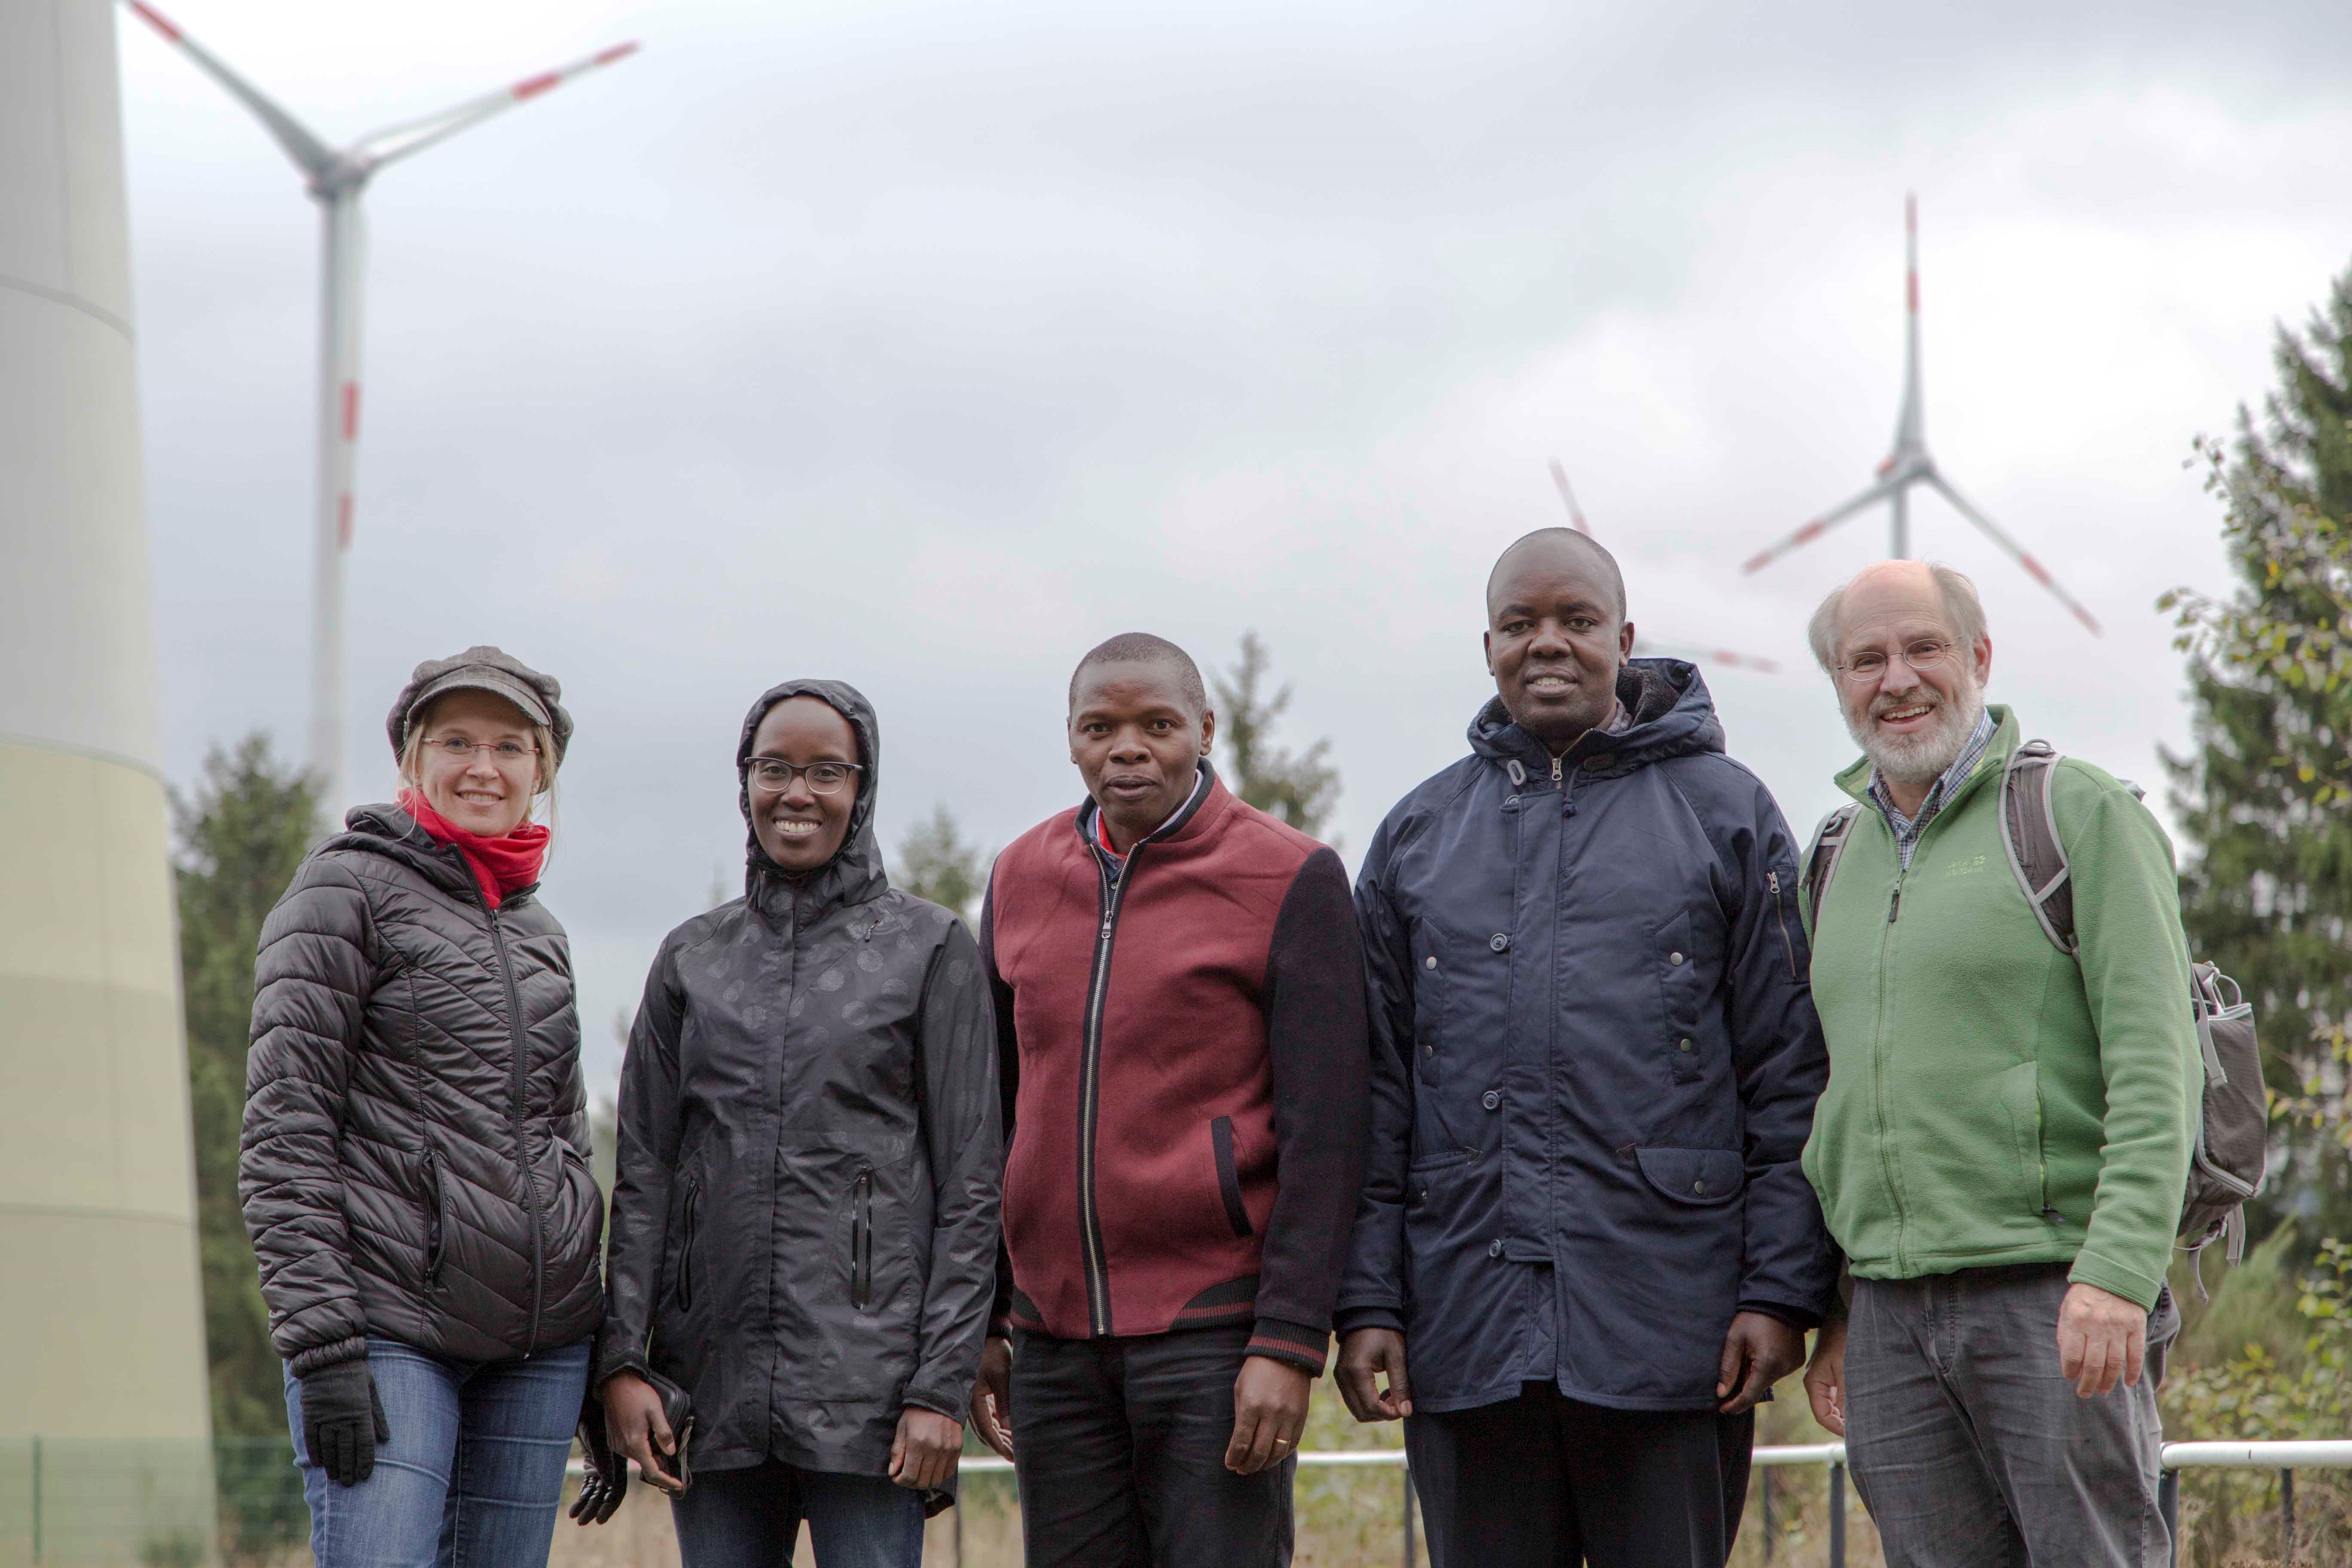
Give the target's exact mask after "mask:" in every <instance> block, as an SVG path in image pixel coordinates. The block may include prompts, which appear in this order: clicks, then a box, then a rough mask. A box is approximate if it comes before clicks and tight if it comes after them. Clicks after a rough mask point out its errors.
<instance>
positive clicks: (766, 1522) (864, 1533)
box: [669, 1459, 923, 1568]
mask: <svg viewBox="0 0 2352 1568" xmlns="http://www.w3.org/2000/svg"><path fill="white" fill-rule="evenodd" d="M669 1506H670V1515H671V1518H672V1519H673V1521H675V1522H676V1523H677V1552H678V1558H679V1560H680V1561H681V1562H682V1563H684V1564H685V1565H686V1568H782V1565H784V1564H789V1563H791V1562H792V1561H793V1551H794V1548H795V1545H796V1543H797V1542H799V1540H800V1533H801V1522H802V1521H803V1520H805V1521H807V1522H808V1527H809V1538H810V1539H809V1544H810V1547H811V1550H812V1551H813V1552H814V1554H815V1556H816V1568H922V1562H923V1494H922V1493H921V1492H919V1491H909V1490H908V1489H906V1488H905V1487H902V1486H900V1485H899V1484H898V1482H896V1481H894V1480H892V1479H890V1478H889V1477H887V1476H847V1475H835V1474H832V1473H829V1472H825V1471H819V1470H802V1469H795V1468H793V1467H792V1466H790V1465H785V1464H779V1463H778V1462H777V1461H775V1460H773V1459H771V1460H769V1461H768V1462H767V1463H766V1464H763V1465H756V1466H754V1467H752V1468H751V1469H748V1470H719V1471H716V1472H711V1471H705V1472H703V1473H701V1474H699V1475H697V1476H696V1477H695V1478H694V1485H693V1486H691V1487H689V1488H688V1489H687V1493H686V1495H685V1496H684V1497H682V1498H679V1499H677V1500H676V1501H674V1502H672V1503H671V1504H670V1505H669Z"/></svg>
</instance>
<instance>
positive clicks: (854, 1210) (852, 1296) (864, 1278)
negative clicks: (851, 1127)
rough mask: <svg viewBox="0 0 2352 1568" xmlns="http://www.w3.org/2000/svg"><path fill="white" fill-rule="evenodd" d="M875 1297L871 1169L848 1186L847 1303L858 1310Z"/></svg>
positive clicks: (863, 1168) (859, 1171)
mask: <svg viewBox="0 0 2352 1568" xmlns="http://www.w3.org/2000/svg"><path fill="white" fill-rule="evenodd" d="M873 1295H874V1167H873V1166H871V1165H861V1166H859V1167H858V1168H857V1175H856V1180H854V1181H852V1182H851V1183H850V1184H849V1304H850V1305H851V1306H852V1307H855V1308H856V1310H859V1311H861V1312H862V1311H864V1310H866V1303H867V1302H868V1301H869V1300H872V1298H873Z"/></svg>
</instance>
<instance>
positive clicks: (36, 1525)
mask: <svg viewBox="0 0 2352 1568" xmlns="http://www.w3.org/2000/svg"><path fill="white" fill-rule="evenodd" d="M40 1560H41V1435H40V1434H39V1433H37V1432H36V1433H34V1434H33V1561H34V1562H35V1563H38V1562H40Z"/></svg>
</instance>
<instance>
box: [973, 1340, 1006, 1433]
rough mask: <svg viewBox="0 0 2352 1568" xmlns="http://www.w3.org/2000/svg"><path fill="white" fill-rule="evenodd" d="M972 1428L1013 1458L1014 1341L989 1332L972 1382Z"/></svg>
mask: <svg viewBox="0 0 2352 1568" xmlns="http://www.w3.org/2000/svg"><path fill="white" fill-rule="evenodd" d="M971 1429H972V1430H973V1431H975V1432H977V1433H979V1434H980V1440H981V1441H982V1442H983V1443H985V1444H987V1445H988V1446H989V1447H992V1448H993V1449H995V1450H996V1454H997V1457H998V1458H1004V1459H1009V1458H1013V1342H1012V1341H1011V1340H1003V1339H998V1338H996V1337H994V1336H993V1335H992V1336H990V1338H989V1341H988V1343H987V1344H985V1345H983V1346H982V1347H981V1352H980V1378H979V1380H978V1381H977V1382H975V1383H974V1384H972V1385H971Z"/></svg>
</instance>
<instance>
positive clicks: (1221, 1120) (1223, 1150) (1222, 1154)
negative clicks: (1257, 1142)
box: [1209, 1116, 1256, 1236]
mask: <svg viewBox="0 0 2352 1568" xmlns="http://www.w3.org/2000/svg"><path fill="white" fill-rule="evenodd" d="M1209 1146H1210V1147H1211V1148H1212V1149H1213V1150H1214V1151H1215V1152H1216V1159H1217V1194H1218V1195H1219V1196H1220V1197H1222V1198H1223V1199H1224V1201H1225V1222H1226V1223H1227V1224H1228V1225H1231V1226H1233V1227H1234V1235H1235V1236H1248V1235H1251V1234H1252V1233H1253V1232H1254V1231H1255V1228H1256V1227H1255V1226H1252V1225H1251V1224H1250V1216H1249V1208H1248V1206H1247V1205H1244V1203H1243V1202H1242V1177H1241V1172H1240V1170H1239V1168H1238V1167H1236V1166H1235V1165H1234V1119H1233V1118H1232V1117H1230V1116H1220V1117H1218V1118H1217V1119H1216V1120H1215V1121H1212V1122H1210V1123H1209Z"/></svg>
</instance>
